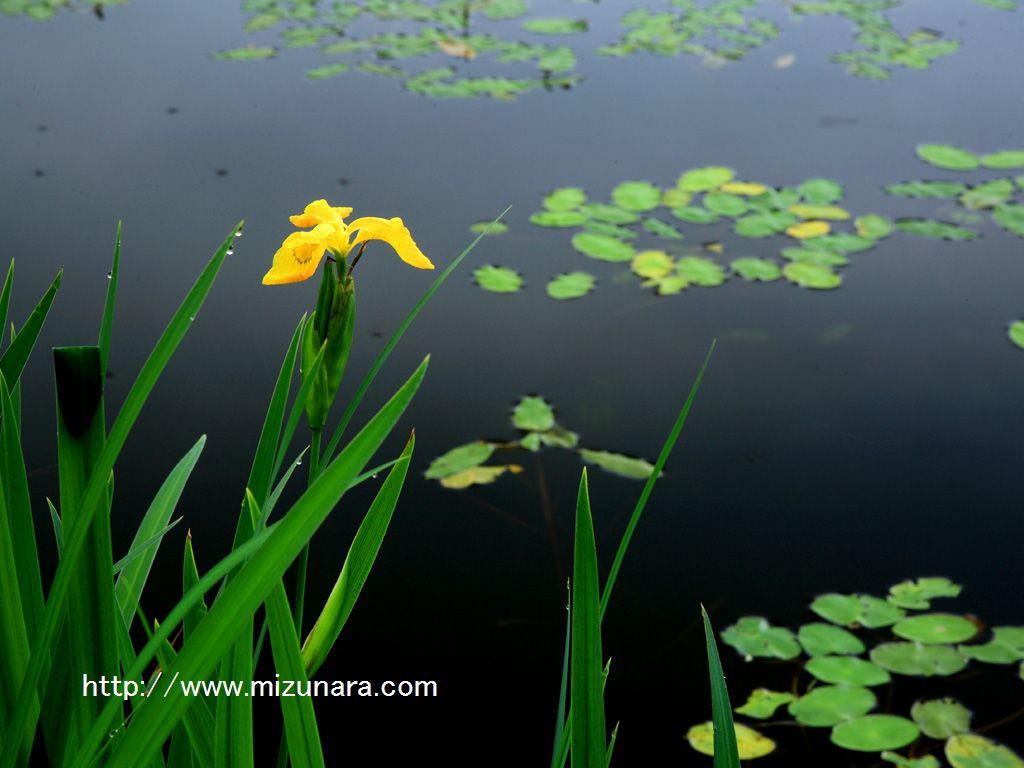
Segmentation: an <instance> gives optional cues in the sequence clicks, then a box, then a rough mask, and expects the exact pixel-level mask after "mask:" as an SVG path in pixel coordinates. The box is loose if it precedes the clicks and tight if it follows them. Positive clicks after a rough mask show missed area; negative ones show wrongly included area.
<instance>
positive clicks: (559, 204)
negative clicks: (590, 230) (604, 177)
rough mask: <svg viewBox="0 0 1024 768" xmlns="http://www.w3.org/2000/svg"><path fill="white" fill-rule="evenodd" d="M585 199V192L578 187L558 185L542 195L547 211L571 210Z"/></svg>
mask: <svg viewBox="0 0 1024 768" xmlns="http://www.w3.org/2000/svg"><path fill="white" fill-rule="evenodd" d="M586 201H587V193H586V192H584V191H583V190H582V189H580V188H579V187H559V188H558V189H556V190H554V191H552V192H550V193H549V194H548V195H546V196H545V197H544V201H543V205H544V207H545V208H547V209H548V210H549V211H572V210H575V209H576V208H579V207H580V206H581V205H583V204H584V203H585V202H586Z"/></svg>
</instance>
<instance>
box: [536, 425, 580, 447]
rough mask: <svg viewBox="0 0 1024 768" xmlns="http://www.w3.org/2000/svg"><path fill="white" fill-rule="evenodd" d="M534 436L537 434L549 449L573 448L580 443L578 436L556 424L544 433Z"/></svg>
mask: <svg viewBox="0 0 1024 768" xmlns="http://www.w3.org/2000/svg"><path fill="white" fill-rule="evenodd" d="M535 434H539V435H540V441H541V442H542V443H543V444H544V445H546V446H548V447H549V448H575V447H576V446H577V445H578V444H579V442H580V436H579V435H577V434H576V433H575V432H570V431H569V430H568V429H565V428H564V427H561V426H559V425H558V424H555V426H553V427H552V428H551V429H549V430H547V431H545V432H540V433H535Z"/></svg>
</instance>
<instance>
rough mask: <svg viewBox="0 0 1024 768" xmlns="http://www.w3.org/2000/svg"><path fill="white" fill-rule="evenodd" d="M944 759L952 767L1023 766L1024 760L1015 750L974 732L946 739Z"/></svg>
mask: <svg viewBox="0 0 1024 768" xmlns="http://www.w3.org/2000/svg"><path fill="white" fill-rule="evenodd" d="M946 759H947V760H948V761H949V764H950V765H951V766H953V768H1024V760H1021V759H1020V756H1019V755H1017V754H1016V753H1015V752H1013V751H1012V750H1010V749H1008V748H1007V747H1004V746H1003V745H1002V744H997V743H996V742H994V741H992V740H991V739H986V738H985V737H984V736H978V735H977V734H974V733H961V734H957V735H956V736H953V737H951V738H950V739H948V740H947V741H946Z"/></svg>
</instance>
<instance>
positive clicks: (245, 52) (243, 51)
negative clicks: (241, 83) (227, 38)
mask: <svg viewBox="0 0 1024 768" xmlns="http://www.w3.org/2000/svg"><path fill="white" fill-rule="evenodd" d="M276 55H277V49H276V48H270V47H268V46H253V45H250V46H246V47H245V48H229V49H228V50H226V51H218V52H217V53H214V54H211V58H214V59H218V60H219V61H256V60H258V59H272V58H273V57H274V56H276Z"/></svg>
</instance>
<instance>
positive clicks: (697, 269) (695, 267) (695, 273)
mask: <svg viewBox="0 0 1024 768" xmlns="http://www.w3.org/2000/svg"><path fill="white" fill-rule="evenodd" d="M676 273H677V274H678V275H680V276H682V277H685V278H686V279H687V280H688V281H689V282H691V283H693V284H695V285H702V286H704V287H706V288H711V287H714V286H716V285H721V284H722V283H724V282H725V270H724V269H722V267H721V265H719V264H717V263H716V262H714V261H712V260H711V259H704V258H701V257H700V256H684V257H682V258H681V259H679V261H677V262H676Z"/></svg>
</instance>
